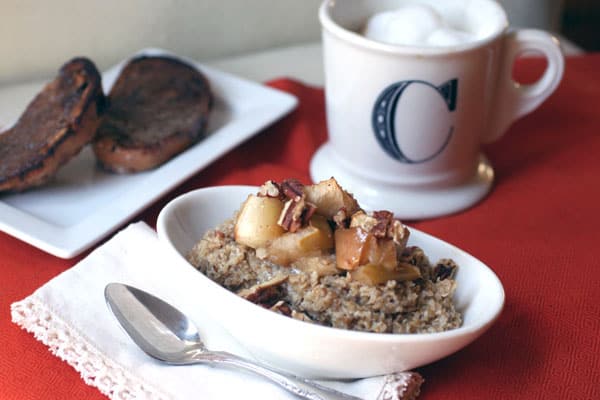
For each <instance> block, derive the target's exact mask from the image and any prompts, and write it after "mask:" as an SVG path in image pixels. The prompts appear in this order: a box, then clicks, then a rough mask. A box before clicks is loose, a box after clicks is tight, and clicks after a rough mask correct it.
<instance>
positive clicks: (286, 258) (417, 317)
mask: <svg viewBox="0 0 600 400" xmlns="http://www.w3.org/2000/svg"><path fill="white" fill-rule="evenodd" d="M408 236H409V231H408V229H407V228H406V227H405V226H404V225H403V224H402V223H401V222H400V221H398V220H397V219H395V218H393V215H392V214H391V213H389V212H387V211H378V212H373V213H366V212H365V211H363V210H362V209H360V207H359V206H358V203H356V201H355V200H354V199H353V198H352V196H351V195H350V194H348V193H347V192H345V191H344V190H343V189H341V188H340V187H339V185H338V184H337V182H335V180H334V179H333V178H332V179H330V180H328V181H324V182H321V183H319V184H316V185H311V186H303V185H301V184H300V183H299V182H298V181H294V180H288V181H284V182H283V183H281V184H277V183H275V182H271V181H269V182H267V183H266V184H265V185H263V187H262V188H261V190H260V191H259V193H258V194H257V195H251V196H249V197H248V199H247V200H246V202H245V203H244V204H243V205H242V207H241V209H240V211H239V212H237V213H236V215H235V216H233V218H232V219H230V220H227V221H224V222H223V223H222V224H221V225H219V226H217V227H215V228H214V229H213V230H210V231H208V232H207V233H206V234H205V235H204V237H203V238H202V239H201V240H200V241H199V242H198V243H197V244H196V246H195V247H194V249H193V250H192V251H191V252H190V254H189V257H188V258H189V261H190V262H191V263H192V264H193V265H194V266H195V267H196V268H198V269H199V270H200V271H201V272H202V273H204V274H205V275H206V276H207V277H209V278H210V279H212V280H213V281H215V282H217V283H218V284H220V285H221V286H223V287H225V288H226V289H228V290H230V291H232V292H235V293H237V294H238V295H240V296H242V297H244V298H246V299H247V300H249V301H252V302H253V303H256V304H258V305H261V306H263V307H266V308H269V309H271V310H273V311H274V312H278V313H280V314H284V315H287V316H289V317H292V318H296V319H300V320H303V321H308V322H313V323H317V324H321V325H325V326H332V327H336V328H342V329H351V330H358V331H368V332H381V333H422V332H440V331H445V330H448V329H453V328H456V327H459V326H460V325H461V323H462V316H461V314H460V313H459V312H458V311H457V310H456V309H455V308H454V304H453V295H454V292H455V290H456V281H455V280H454V275H455V272H456V269H457V266H456V264H455V263H454V262H453V261H452V260H450V259H442V260H439V261H437V262H435V263H431V262H430V261H429V260H428V258H427V256H426V255H425V253H424V252H423V250H422V249H420V248H418V247H414V246H407V245H406V243H407V240H408Z"/></svg>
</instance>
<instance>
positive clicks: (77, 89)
mask: <svg viewBox="0 0 600 400" xmlns="http://www.w3.org/2000/svg"><path fill="white" fill-rule="evenodd" d="M104 105H105V98H104V94H103V92H102V82H101V77H100V73H99V72H98V70H97V69H96V66H95V65H94V63H93V62H91V61H90V60H88V59H86V58H74V59H72V60H71V61H68V62H67V63H65V64H64V65H63V66H62V67H61V69H60V70H59V73H58V76H57V77H56V78H55V79H54V80H53V81H52V82H50V83H48V84H47V85H46V86H45V87H44V89H42V91H41V92H40V93H39V94H38V95H37V96H36V97H35V98H34V99H33V100H32V101H31V103H29V105H28V106H27V108H26V110H25V112H24V113H23V114H22V115H21V117H20V118H19V120H18V121H17V123H16V124H15V125H14V126H13V127H12V128H10V129H9V130H8V131H6V132H4V133H2V134H0V192H7V191H13V192H18V191H23V190H26V189H29V188H31V187H35V186H39V185H41V184H43V183H45V182H47V181H48V180H49V179H50V178H51V177H52V176H54V174H55V173H56V171H57V170H58V169H59V168H60V167H61V166H62V165H64V164H65V163H67V162H68V161H69V160H70V159H71V158H73V157H74V156H75V155H77V154H78V153H79V152H80V151H81V149H82V148H83V147H84V146H85V145H86V144H88V143H90V142H91V141H92V139H93V137H94V135H95V133H96V129H97V127H98V125H99V123H100V116H101V114H102V111H103V109H104Z"/></svg>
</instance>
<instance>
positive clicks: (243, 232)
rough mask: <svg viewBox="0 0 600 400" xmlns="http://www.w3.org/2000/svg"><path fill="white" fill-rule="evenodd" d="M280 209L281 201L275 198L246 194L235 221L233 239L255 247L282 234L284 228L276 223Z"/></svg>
mask: <svg viewBox="0 0 600 400" xmlns="http://www.w3.org/2000/svg"><path fill="white" fill-rule="evenodd" d="M282 210H283V202H282V201H281V200H279V199H277V198H273V197H259V196H255V195H250V196H248V198H247V199H246V201H245V202H244V204H243V205H242V209H241V210H240V212H239V214H238V216H237V220H236V222H235V227H234V239H235V241H236V242H238V243H241V244H243V245H246V246H248V247H252V248H257V247H263V246H265V245H266V244H267V243H269V242H270V241H271V240H273V239H275V238H277V237H279V236H281V235H283V233H284V232H285V231H284V229H283V228H282V227H280V226H279V225H277V221H278V220H279V215H280V214H281V211H282Z"/></svg>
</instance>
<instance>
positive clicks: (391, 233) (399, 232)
mask: <svg viewBox="0 0 600 400" xmlns="http://www.w3.org/2000/svg"><path fill="white" fill-rule="evenodd" d="M387 236H388V237H389V238H392V239H393V240H394V242H396V244H397V245H398V248H399V252H402V251H404V248H405V247H406V243H408V237H409V236H410V231H409V230H408V228H407V227H406V226H404V224H402V222H400V221H399V220H397V219H395V220H393V221H392V223H391V224H390V225H389V227H388V232H387Z"/></svg>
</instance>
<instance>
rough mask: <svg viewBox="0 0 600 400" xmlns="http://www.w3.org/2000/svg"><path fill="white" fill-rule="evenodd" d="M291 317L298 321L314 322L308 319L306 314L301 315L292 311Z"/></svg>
mask: <svg viewBox="0 0 600 400" xmlns="http://www.w3.org/2000/svg"><path fill="white" fill-rule="evenodd" d="M291 317H292V318H294V319H297V320H300V321H305V322H314V321H313V320H312V318H311V317H309V316H308V315H306V313H303V312H301V311H296V310H292V315H291Z"/></svg>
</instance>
